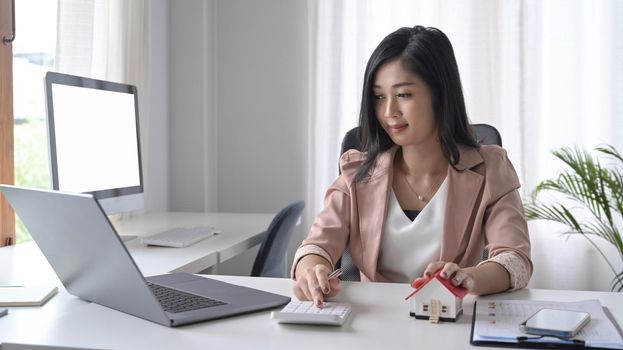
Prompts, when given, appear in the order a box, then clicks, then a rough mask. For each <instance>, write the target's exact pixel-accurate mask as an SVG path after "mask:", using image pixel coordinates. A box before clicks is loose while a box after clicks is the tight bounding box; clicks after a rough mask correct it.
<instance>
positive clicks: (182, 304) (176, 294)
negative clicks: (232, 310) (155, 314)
mask: <svg viewBox="0 0 623 350" xmlns="http://www.w3.org/2000/svg"><path fill="white" fill-rule="evenodd" d="M147 285H148V286H149V288H151V291H152V292H153V293H154V295H155V296H156V298H157V299H158V302H159V303H160V305H162V308H163V309H164V311H167V312H171V313H179V312H184V311H191V310H198V309H204V308H207V307H213V306H219V305H225V304H227V303H225V302H222V301H220V300H216V299H210V298H206V297H202V296H198V295H194V294H190V293H186V292H182V291H179V290H175V289H173V288H167V287H164V286H161V285H158V284H154V283H151V282H147Z"/></svg>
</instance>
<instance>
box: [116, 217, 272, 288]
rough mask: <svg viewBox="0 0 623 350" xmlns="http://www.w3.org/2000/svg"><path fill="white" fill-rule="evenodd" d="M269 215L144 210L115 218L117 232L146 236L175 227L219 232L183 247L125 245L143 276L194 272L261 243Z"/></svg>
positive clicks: (130, 242)
mask: <svg viewBox="0 0 623 350" xmlns="http://www.w3.org/2000/svg"><path fill="white" fill-rule="evenodd" d="M273 217H274V215H273V214H235V213H171V212H169V213H148V214H143V215H137V216H133V217H130V218H126V219H123V220H120V221H115V222H114V226H115V228H116V229H117V232H118V233H119V234H121V235H137V236H139V238H140V237H141V236H146V235H150V234H153V233H157V232H162V231H164V230H166V229H171V228H175V227H193V226H213V227H215V228H216V229H217V230H218V231H220V232H221V233H219V234H217V235H215V236H213V237H210V238H208V239H205V240H203V241H201V242H198V243H196V244H193V245H191V246H189V247H186V248H166V247H151V246H149V247H145V246H143V245H142V244H141V243H140V239H134V240H131V241H126V242H125V245H126V247H127V248H128V250H129V252H130V254H132V257H133V258H134V260H135V261H136V264H137V265H138V267H139V268H140V269H141V272H143V275H145V276H151V275H158V274H163V273H167V272H188V273H198V272H200V271H203V270H205V269H207V268H209V267H213V266H215V265H216V264H218V263H221V262H223V261H226V260H228V259H231V258H232V257H234V256H236V255H238V254H240V253H242V252H244V251H246V250H247V249H249V248H251V247H253V246H255V245H258V244H260V243H261V240H262V236H261V233H263V232H264V231H266V229H267V228H268V225H270V222H271V220H272V219H273Z"/></svg>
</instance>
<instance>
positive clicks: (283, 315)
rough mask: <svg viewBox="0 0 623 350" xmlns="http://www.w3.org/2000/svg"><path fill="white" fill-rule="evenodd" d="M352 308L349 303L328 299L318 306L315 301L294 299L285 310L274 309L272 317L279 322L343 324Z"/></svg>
mask: <svg viewBox="0 0 623 350" xmlns="http://www.w3.org/2000/svg"><path fill="white" fill-rule="evenodd" d="M351 309H352V306H351V305H350V304H348V303H340V302H333V301H328V302H325V303H324V306H323V307H322V308H318V307H316V305H315V304H314V302H313V301H298V300H293V301H291V302H290V303H289V304H288V305H286V306H285V307H284V308H283V310H281V311H273V312H272V313H271V315H270V317H271V318H272V319H273V320H276V321H277V322H279V323H298V324H320V325H331V326H341V325H342V324H344V321H346V319H347V318H348V315H350V311H351Z"/></svg>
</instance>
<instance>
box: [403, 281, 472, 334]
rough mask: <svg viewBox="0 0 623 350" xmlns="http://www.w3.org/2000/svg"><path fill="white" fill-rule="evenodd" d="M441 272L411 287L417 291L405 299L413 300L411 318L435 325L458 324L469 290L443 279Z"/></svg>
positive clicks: (410, 311) (414, 283)
mask: <svg viewBox="0 0 623 350" xmlns="http://www.w3.org/2000/svg"><path fill="white" fill-rule="evenodd" d="M440 272H441V271H437V272H436V273H435V274H434V275H432V276H430V277H428V278H427V279H424V280H418V281H417V283H416V282H413V284H412V285H411V286H412V287H413V288H415V291H414V292H413V293H411V294H410V295H409V296H407V297H406V298H405V300H407V299H411V301H410V310H409V314H410V315H411V316H413V317H415V318H417V319H424V320H429V321H430V322H433V323H437V322H439V320H441V321H450V322H456V320H457V319H458V318H459V316H460V315H461V314H462V313H463V297H465V295H466V294H467V289H465V288H463V287H458V286H455V285H453V284H452V283H451V282H450V281H449V280H446V279H444V278H442V277H441V276H440V275H439V274H440Z"/></svg>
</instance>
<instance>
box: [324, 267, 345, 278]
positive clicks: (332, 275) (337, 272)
mask: <svg viewBox="0 0 623 350" xmlns="http://www.w3.org/2000/svg"><path fill="white" fill-rule="evenodd" d="M342 272H344V270H342V268H341V267H340V268H339V269H336V270H333V272H331V273H330V274H329V276H328V277H327V279H332V278H338V277H340V276H341V275H342Z"/></svg>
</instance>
